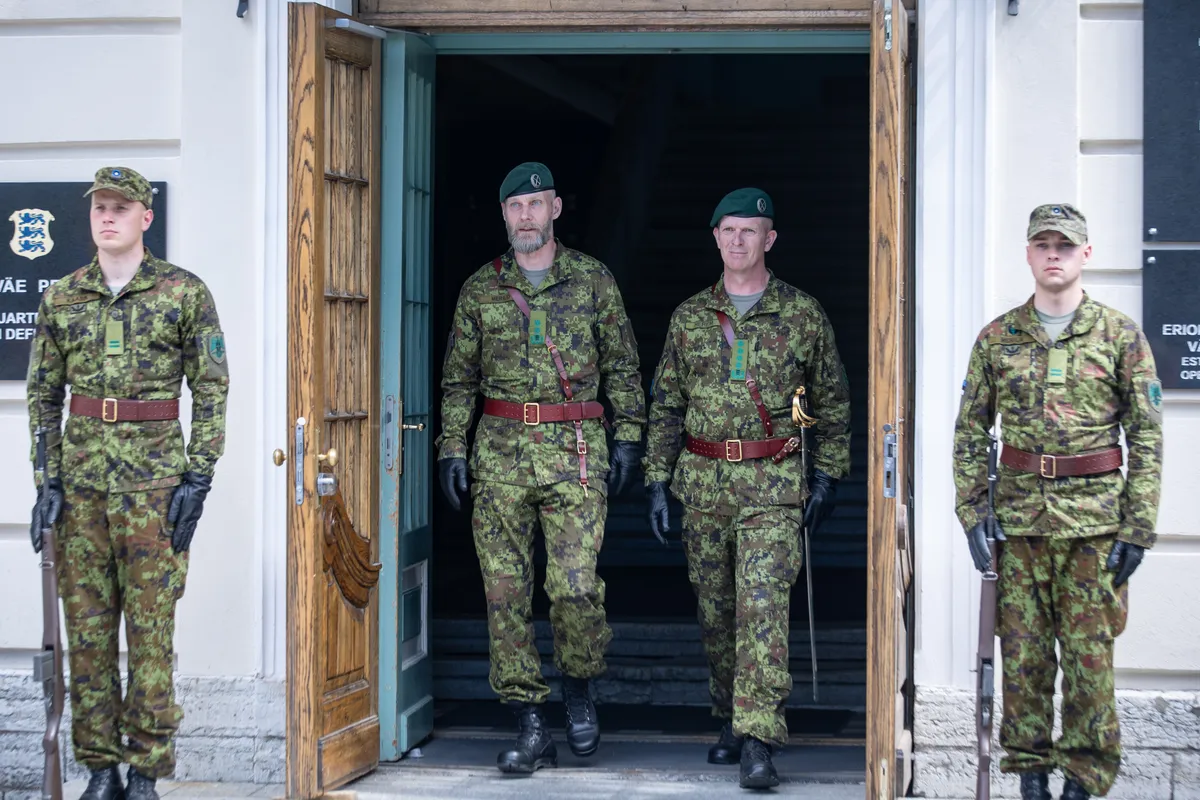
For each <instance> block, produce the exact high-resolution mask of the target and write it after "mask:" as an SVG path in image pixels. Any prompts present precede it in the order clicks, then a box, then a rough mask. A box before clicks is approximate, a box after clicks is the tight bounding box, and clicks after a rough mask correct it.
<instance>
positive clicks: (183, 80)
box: [0, 0, 266, 676]
mask: <svg viewBox="0 0 1200 800" xmlns="http://www.w3.org/2000/svg"><path fill="white" fill-rule="evenodd" d="M234 6H235V4H234V3H232V2H231V3H223V2H222V3H217V2H212V0H113V2H106V3H95V2H88V0H58V2H54V3H45V2H36V0H0V74H5V75H9V76H16V75H36V76H38V81H37V89H38V99H39V101H38V103H37V104H36V107H37V113H28V112H21V111H19V110H18V107H17V106H16V105H10V107H9V109H8V110H7V111H6V112H5V113H4V115H3V123H2V124H0V181H5V182H21V181H30V182H36V181H83V182H86V181H90V180H91V176H92V174H93V172H94V171H95V170H96V169H97V168H98V167H100V166H102V165H108V164H121V165H125V166H129V167H132V168H134V169H137V170H139V171H141V172H142V173H143V174H144V175H146V177H147V178H149V179H150V180H162V181H166V182H167V184H168V193H169V199H170V202H169V212H168V213H169V219H168V220H167V221H166V223H165V224H166V226H167V247H168V253H167V257H168V258H169V259H170V260H171V261H172V262H174V263H176V264H179V265H180V266H183V267H185V268H186V269H189V270H191V271H192V272H195V273H196V274H198V275H199V276H200V277H201V278H202V279H204V281H205V282H206V283H207V284H208V286H209V288H210V289H211V290H212V293H213V296H214V298H215V300H216V303H217V308H218V312H219V313H220V316H221V320H222V324H223V327H224V330H225V334H226V339H227V341H228V346H229V363H230V377H231V389H230V394H229V407H228V424H227V429H226V434H227V437H226V447H225V455H224V457H223V458H222V460H221V461H220V463H219V464H218V466H217V474H216V479H215V480H214V482H213V490H212V493H211V494H210V495H209V497H208V501H207V503H206V505H205V514H204V517H203V519H202V520H201V522H200V525H199V529H198V530H197V533H196V537H195V540H194V542H193V546H192V550H191V564H190V568H189V575H188V585H187V590H186V594H185V596H184V598H183V600H182V601H181V602H180V605H179V609H178V627H177V633H176V637H175V647H176V652H177V664H178V669H179V670H180V672H181V673H185V674H191V675H226V676H228V675H254V674H256V673H259V672H260V670H261V662H262V652H261V651H262V649H263V648H262V646H261V642H262V640H263V636H262V617H263V615H262V608H263V602H262V590H263V586H262V579H261V577H260V576H261V574H262V569H261V558H262V546H261V542H260V538H261V531H262V528H263V524H262V516H261V513H260V509H261V508H262V505H263V484H264V479H263V475H264V474H265V470H264V469H263V465H264V464H265V463H266V457H265V454H264V452H263V449H262V441H263V412H262V407H263V402H262V395H263V386H262V379H261V378H260V376H261V374H262V372H263V352H264V342H263V337H264V325H263V311H262V308H263V237H264V226H263V200H262V197H263V188H262V187H263V177H262V174H261V173H262V149H263V138H264V137H263V133H262V130H261V118H262V114H261V111H260V107H261V95H262V87H263V85H264V81H263V78H262V66H261V65H262V63H263V59H262V58H261V49H262V45H261V40H262V38H263V37H262V31H261V30H259V29H258V28H259V26H258V25H256V24H255V20H254V19H252V18H249V17H248V18H245V19H238V18H237V17H236V16H235V14H234ZM185 98H186V102H185ZM85 203H86V200H84V199H82V198H80V204H81V205H83V204H85ZM6 216H7V215H6ZM155 224H163V222H162V221H158V222H156V223H155ZM160 255H161V254H160ZM185 397H186V396H185ZM24 398H25V387H24V384H23V383H20V382H14V381H6V382H0V440H2V441H5V442H8V443H10V446H6V447H5V448H4V449H3V451H2V452H0V486H3V487H4V489H3V492H4V498H5V502H3V503H0V667H3V668H27V667H28V665H29V655H30V654H31V653H32V652H33V651H34V650H36V649H37V648H38V647H39V644H40V636H41V619H40V615H39V614H38V613H37V607H38V604H39V599H38V598H39V597H40V589H39V572H38V570H37V568H36V563H37V562H36V557H35V556H34V554H33V552H32V551H31V549H30V547H29V538H28V525H29V508H30V507H31V506H32V504H33V500H34V492H33V487H32V479H31V470H30V465H29V461H28V457H27V454H28V442H29V434H28V428H27V415H26V411H25V400H24ZM184 406H185V409H186V407H187V406H188V403H187V402H185V404H184ZM184 421H185V426H186V422H187V419H186V412H185V420H184ZM185 429H186V427H185ZM123 649H124V646H123V645H122V650H123Z"/></svg>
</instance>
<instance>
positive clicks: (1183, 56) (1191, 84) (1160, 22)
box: [1142, 0, 1200, 242]
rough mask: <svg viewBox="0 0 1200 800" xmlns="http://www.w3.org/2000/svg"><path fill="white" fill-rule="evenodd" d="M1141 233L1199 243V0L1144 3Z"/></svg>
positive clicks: (1146, 236)
mask: <svg viewBox="0 0 1200 800" xmlns="http://www.w3.org/2000/svg"><path fill="white" fill-rule="evenodd" d="M1143 14H1144V16H1145V23H1144V25H1143V27H1142V36H1143V43H1144V48H1145V51H1144V55H1143V57H1142V58H1143V66H1144V72H1143V77H1142V81H1143V87H1144V98H1145V99H1144V101H1143V104H1142V119H1143V122H1144V125H1145V127H1144V133H1143V138H1144V144H1143V147H1144V151H1143V152H1144V158H1143V160H1142V189H1143V193H1142V197H1143V200H1142V237H1143V239H1144V240H1145V241H1148V242H1200V214H1197V213H1196V209H1198V208H1200V2H1197V0H1153V2H1148V3H1146V4H1145V6H1144V11H1143Z"/></svg>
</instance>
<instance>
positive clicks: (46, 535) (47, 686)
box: [33, 362, 64, 800]
mask: <svg viewBox="0 0 1200 800" xmlns="http://www.w3.org/2000/svg"><path fill="white" fill-rule="evenodd" d="M37 378H38V390H39V391H38V395H37V403H38V426H37V430H36V431H35V433H34V437H35V440H36V443H37V446H36V451H35V458H34V471H35V472H36V474H37V475H39V476H40V477H41V481H42V498H41V499H40V500H39V501H38V502H39V503H41V506H42V513H41V519H42V560H41V565H40V566H41V568H42V649H41V652H39V653H38V654H37V655H36V656H34V657H33V679H34V680H35V681H37V682H38V683H40V684H42V697H43V702H44V703H45V707H46V732H45V734H43V736H42V751H43V753H45V759H46V763H45V767H44V770H43V773H42V800H62V796H63V795H62V784H63V774H62V756H61V755H60V754H59V752H58V731H59V728H60V727H61V725H62V717H63V694H64V692H63V678H62V674H63V659H62V642H61V641H60V639H59V636H58V573H57V572H56V571H55V560H56V559H55V552H56V542H55V540H54V538H55V537H54V526H53V525H50V524H49V523H48V520H49V516H48V512H49V510H50V509H49V507H48V506H47V501H48V500H49V493H48V491H47V488H48V487H47V485H46V483H47V481H49V480H50V475H49V470H48V469H47V465H46V429H45V428H44V427H42V419H41V418H42V393H41V386H42V363H41V362H39V363H38V375H37Z"/></svg>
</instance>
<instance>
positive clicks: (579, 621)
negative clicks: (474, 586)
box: [471, 480, 612, 703]
mask: <svg viewBox="0 0 1200 800" xmlns="http://www.w3.org/2000/svg"><path fill="white" fill-rule="evenodd" d="M596 483H597V484H598V486H591V487H589V490H588V494H587V496H586V497H585V496H584V491H583V487H582V486H580V485H579V484H578V483H576V482H575V481H562V482H560V483H556V484H553V485H552V486H541V487H526V486H512V485H509V484H504V483H494V482H491V481H477V482H475V483H474V484H473V485H472V487H471V496H472V498H473V500H474V511H473V512H472V517H471V527H472V530H473V531H474V535H475V552H476V554H477V555H478V556H479V568H480V570H481V571H482V572H483V587H484V592H485V594H486V596H487V618H488V638H489V641H490V647H489V650H490V654H491V671H490V674H489V679H490V681H491V685H492V689H493V690H494V691H495V692H496V694H498V695H500V698H501V699H502V700H505V701H519V702H523V703H544V702H545V701H546V698H547V697H548V696H549V694H550V687H549V686H548V685H547V684H546V681H545V679H544V678H543V677H542V666H541V658H540V657H539V655H538V651H537V645H536V642H535V641H534V632H533V574H534V573H533V542H534V535H535V533H536V531H537V528H538V526H539V524H540V526H541V529H542V533H543V536H544V537H545V541H546V561H547V564H546V586H545V589H546V595H547V596H548V597H549V598H550V624H551V626H552V627H553V629H554V666H555V667H557V668H558V670H559V672H561V673H563V674H564V675H570V676H571V677H574V678H594V677H595V676H597V675H600V674H601V673H603V672H604V670H605V665H604V652H605V650H606V649H607V648H608V643H609V642H610V641H611V640H612V629H610V628H609V627H608V622H607V621H606V619H605V615H604V581H603V580H601V579H600V578H599V577H598V576H597V575H596V557H597V556H598V555H599V554H600V546H601V544H602V543H603V541H604V520H605V518H606V517H607V515H608V499H607V492H606V490H605V488H604V485H603V484H604V482H603V480H598V481H596Z"/></svg>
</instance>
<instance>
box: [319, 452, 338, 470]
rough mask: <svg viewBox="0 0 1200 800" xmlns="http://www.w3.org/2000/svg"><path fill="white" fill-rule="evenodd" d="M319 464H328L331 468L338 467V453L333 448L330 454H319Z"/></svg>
mask: <svg viewBox="0 0 1200 800" xmlns="http://www.w3.org/2000/svg"><path fill="white" fill-rule="evenodd" d="M317 463H319V464H328V465H329V466H331V467H336V466H337V464H338V453H337V450H334V449H333V448H332V447H331V448H329V452H328V453H317Z"/></svg>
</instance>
